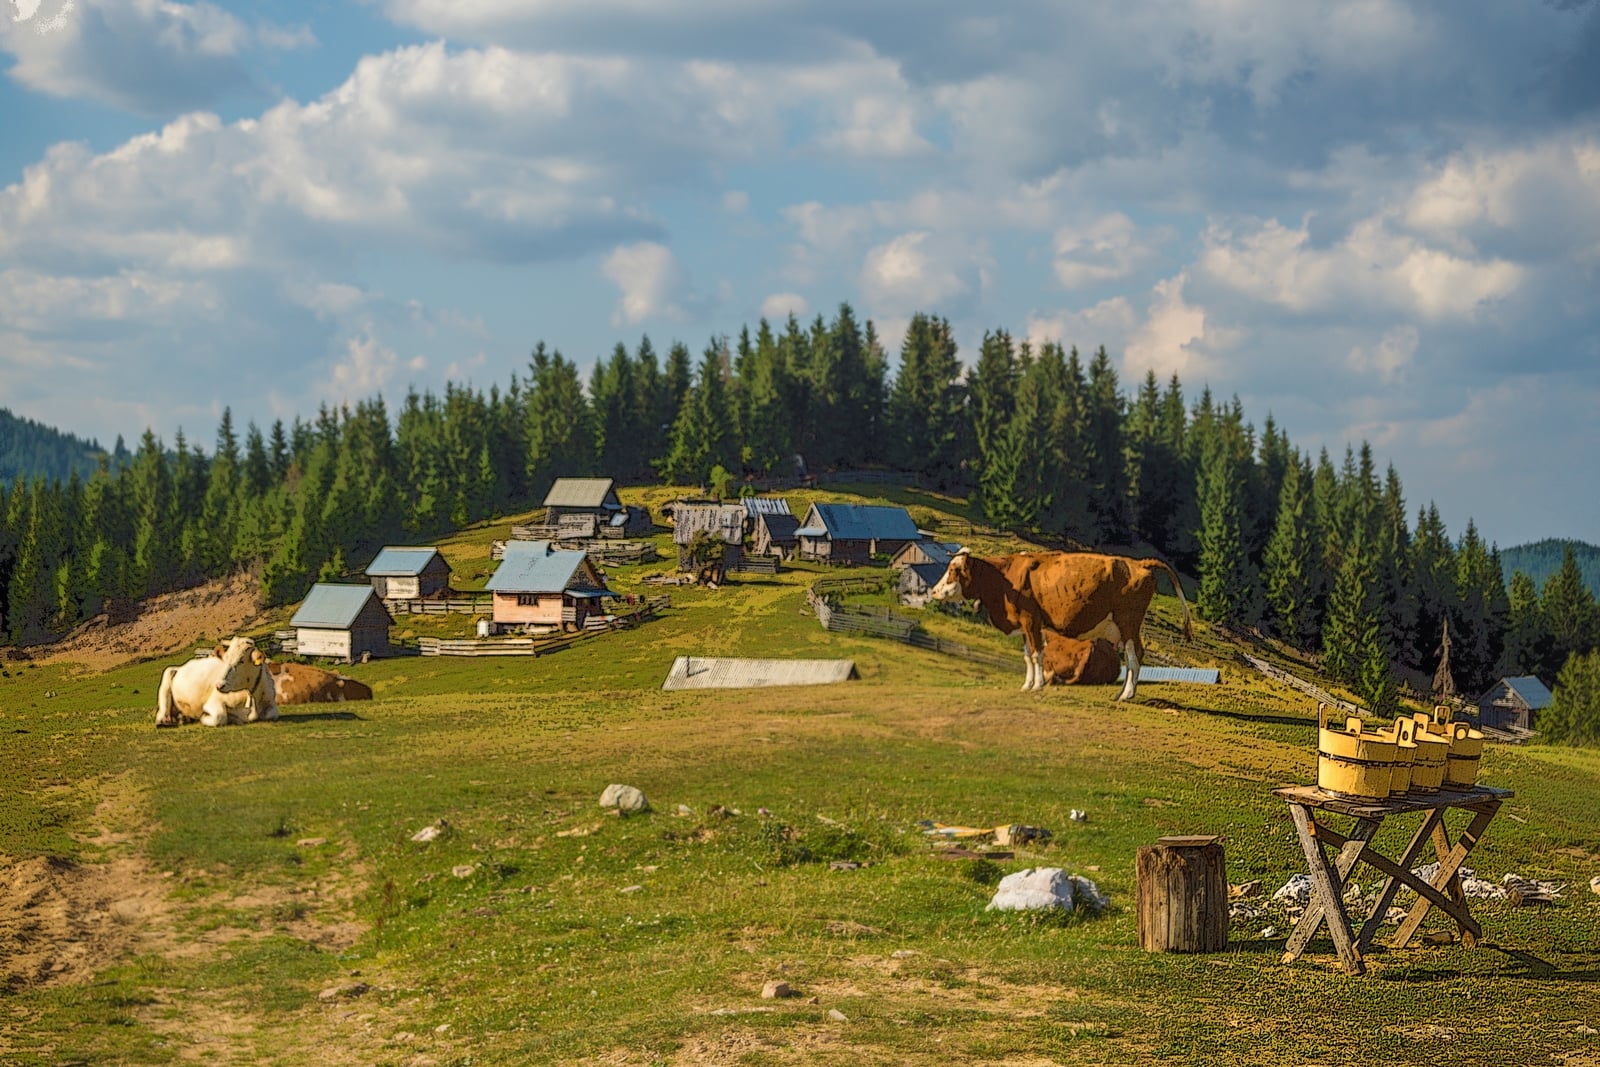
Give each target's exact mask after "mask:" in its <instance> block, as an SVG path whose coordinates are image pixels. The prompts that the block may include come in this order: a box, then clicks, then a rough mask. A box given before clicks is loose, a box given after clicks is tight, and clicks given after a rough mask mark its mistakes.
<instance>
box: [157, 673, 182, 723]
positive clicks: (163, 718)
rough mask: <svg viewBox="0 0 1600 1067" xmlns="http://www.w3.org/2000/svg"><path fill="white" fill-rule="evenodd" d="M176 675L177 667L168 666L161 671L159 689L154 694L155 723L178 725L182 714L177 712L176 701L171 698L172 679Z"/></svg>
mask: <svg viewBox="0 0 1600 1067" xmlns="http://www.w3.org/2000/svg"><path fill="white" fill-rule="evenodd" d="M177 676H178V668H176V667H168V668H167V669H166V670H164V671H162V672H161V690H160V691H159V692H158V693H157V694H156V725H157V726H180V725H182V723H183V716H182V715H180V714H179V713H178V706H177V702H176V701H175V700H173V699H172V680H173V679H174V678H176V677H177Z"/></svg>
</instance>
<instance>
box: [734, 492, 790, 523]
mask: <svg viewBox="0 0 1600 1067" xmlns="http://www.w3.org/2000/svg"><path fill="white" fill-rule="evenodd" d="M744 511H745V514H746V515H749V516H750V517H751V518H752V519H753V518H755V517H756V516H757V515H788V514H790V511H789V502H788V501H787V500H785V499H784V498H783V497H781V496H747V497H745V498H744Z"/></svg>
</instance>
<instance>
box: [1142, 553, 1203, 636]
mask: <svg viewBox="0 0 1600 1067" xmlns="http://www.w3.org/2000/svg"><path fill="white" fill-rule="evenodd" d="M1147 562H1149V563H1150V564H1151V565H1152V566H1156V567H1160V568H1161V569H1162V570H1164V571H1166V572H1167V577H1169V578H1171V579H1172V589H1173V591H1174V592H1176V593H1177V594H1178V607H1180V608H1182V609H1183V639H1184V640H1185V641H1193V640H1194V627H1192V626H1191V625H1190V624H1189V603H1188V601H1186V600H1184V599H1183V582H1182V581H1181V580H1180V579H1179V578H1178V572H1177V571H1175V570H1173V569H1172V565H1171V564H1170V563H1168V562H1167V561H1166V560H1164V559H1151V560H1148V561H1147Z"/></svg>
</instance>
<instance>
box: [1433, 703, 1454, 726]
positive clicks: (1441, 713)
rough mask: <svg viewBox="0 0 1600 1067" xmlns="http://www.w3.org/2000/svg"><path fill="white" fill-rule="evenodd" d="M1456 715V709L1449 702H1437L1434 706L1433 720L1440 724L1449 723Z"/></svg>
mask: <svg viewBox="0 0 1600 1067" xmlns="http://www.w3.org/2000/svg"><path fill="white" fill-rule="evenodd" d="M1454 717H1455V712H1454V710H1452V709H1451V707H1450V705H1449V704H1435V705H1434V706H1433V721H1434V722H1436V723H1440V724H1444V723H1448V722H1449V721H1450V720H1451V719H1453V718H1454Z"/></svg>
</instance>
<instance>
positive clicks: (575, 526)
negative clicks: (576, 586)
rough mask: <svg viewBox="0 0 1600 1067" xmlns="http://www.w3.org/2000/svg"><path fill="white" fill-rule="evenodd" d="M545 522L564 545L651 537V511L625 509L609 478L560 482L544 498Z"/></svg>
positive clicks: (652, 524)
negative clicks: (576, 542) (600, 540)
mask: <svg viewBox="0 0 1600 1067" xmlns="http://www.w3.org/2000/svg"><path fill="white" fill-rule="evenodd" d="M544 509H545V520H544V521H545V522H546V524H548V525H550V526H554V527H556V530H557V536H558V537H559V538H560V539H561V540H563V541H578V540H586V539H589V538H594V537H635V536H638V535H641V534H648V533H649V532H650V531H651V530H652V529H653V528H654V523H653V521H652V520H651V518H650V510H649V509H648V508H638V507H628V506H625V505H624V504H623V503H622V501H621V500H620V499H618V497H617V490H616V483H615V482H614V481H613V480H612V479H610V478H557V479H556V481H555V484H554V485H552V486H551V487H550V491H549V492H548V493H546V494H545V497H544Z"/></svg>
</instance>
